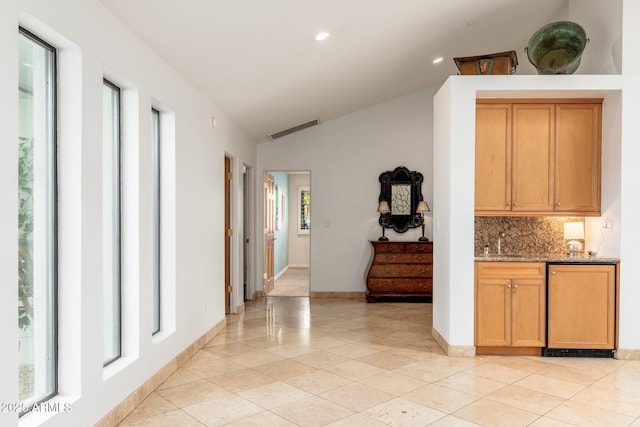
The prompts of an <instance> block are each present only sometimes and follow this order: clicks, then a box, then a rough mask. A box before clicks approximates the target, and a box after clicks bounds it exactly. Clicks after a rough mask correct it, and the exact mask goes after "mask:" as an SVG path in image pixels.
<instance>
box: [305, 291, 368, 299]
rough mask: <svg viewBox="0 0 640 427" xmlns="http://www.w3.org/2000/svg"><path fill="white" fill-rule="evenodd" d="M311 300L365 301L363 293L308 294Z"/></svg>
mask: <svg viewBox="0 0 640 427" xmlns="http://www.w3.org/2000/svg"><path fill="white" fill-rule="evenodd" d="M309 297H311V298H341V299H361V300H362V301H364V300H365V293H364V292H315V291H314V292H309Z"/></svg>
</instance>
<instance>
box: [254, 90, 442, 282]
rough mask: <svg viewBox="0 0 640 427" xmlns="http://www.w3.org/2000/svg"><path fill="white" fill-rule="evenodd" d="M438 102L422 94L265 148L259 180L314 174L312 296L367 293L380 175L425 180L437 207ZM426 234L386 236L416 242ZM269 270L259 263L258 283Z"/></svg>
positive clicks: (425, 192)
mask: <svg viewBox="0 0 640 427" xmlns="http://www.w3.org/2000/svg"><path fill="white" fill-rule="evenodd" d="M433 94H434V89H433V88H429V89H425V90H421V91H418V92H415V93H412V94H409V95H406V96H403V97H399V98H396V99H393V100H390V101H388V102H385V103H382V104H378V105H375V106H373V107H370V108H367V109H364V110H360V111H357V112H354V113H352V114H349V115H346V116H344V117H341V118H338V119H335V120H331V121H328V122H326V123H322V124H320V125H319V126H316V127H313V128H309V129H306V130H304V131H301V132H298V133H295V134H292V135H289V136H287V137H284V138H281V139H278V140H275V141H271V142H267V143H263V144H260V145H259V146H258V158H259V170H260V172H259V175H260V177H262V173H263V171H265V170H309V171H311V186H310V187H311V197H312V203H311V218H312V228H311V285H310V286H311V291H321V292H322V291H343V292H354V291H364V290H365V282H364V277H365V273H366V268H367V264H368V262H369V258H370V256H371V248H370V244H369V242H368V241H369V240H376V239H377V238H378V237H379V236H380V234H381V229H380V226H379V225H378V214H377V212H376V209H377V207H378V195H379V194H380V183H379V182H378V176H379V175H380V173H382V172H384V171H388V170H393V169H394V168H396V167H397V166H405V167H407V168H409V169H410V170H417V171H419V172H421V173H422V174H423V175H424V184H423V186H422V192H423V195H424V198H425V200H427V202H428V203H429V205H431V201H432V194H431V189H432V171H431V167H432V166H431V165H432V149H431V147H432V141H431V129H432V122H433V121H432V120H433V109H432V98H433ZM260 179H261V178H260ZM257 203H258V206H262V198H261V197H260V198H259V200H258V202H257ZM429 218H430V217H429ZM429 218H427V223H428V224H430V220H429ZM257 228H259V229H261V228H262V217H261V216H260V218H259V219H258V223H257ZM419 233H420V230H419V229H415V230H410V231H408V232H407V233H405V234H403V235H397V234H396V233H395V232H392V231H390V232H388V234H387V235H388V236H390V238H391V239H395V240H401V239H407V240H416V239H417V238H418V237H419V235H420V234H419ZM427 235H428V236H429V237H431V229H430V226H428V227H427ZM259 250H260V255H259V258H258V259H259V260H261V259H262V253H263V250H262V248H260V249H259ZM263 268H264V265H263V262H261V261H260V267H259V271H258V277H262V272H263Z"/></svg>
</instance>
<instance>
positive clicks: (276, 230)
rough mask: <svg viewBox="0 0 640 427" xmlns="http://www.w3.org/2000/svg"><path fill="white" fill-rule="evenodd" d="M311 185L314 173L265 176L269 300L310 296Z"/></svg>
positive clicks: (291, 172)
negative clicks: (274, 297)
mask: <svg viewBox="0 0 640 427" xmlns="http://www.w3.org/2000/svg"><path fill="white" fill-rule="evenodd" d="M310 184H311V173H310V171H267V172H265V183H264V187H265V197H264V201H265V216H264V218H265V226H264V228H265V267H264V270H265V285H264V293H265V295H267V296H289V297H308V296H309V292H310V271H311V263H310V239H311V186H310Z"/></svg>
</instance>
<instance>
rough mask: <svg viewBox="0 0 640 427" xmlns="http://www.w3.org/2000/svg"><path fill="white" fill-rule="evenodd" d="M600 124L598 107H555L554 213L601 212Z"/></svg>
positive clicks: (568, 105)
mask: <svg viewBox="0 0 640 427" xmlns="http://www.w3.org/2000/svg"><path fill="white" fill-rule="evenodd" d="M600 121H601V105H600V104H558V105H557V107H556V136H555V140H556V148H555V157H556V163H555V168H556V170H555V178H556V179H555V204H556V206H555V210H556V211H567V212H596V213H598V212H600V151H601V148H600V146H601V132H602V131H601V123H600Z"/></svg>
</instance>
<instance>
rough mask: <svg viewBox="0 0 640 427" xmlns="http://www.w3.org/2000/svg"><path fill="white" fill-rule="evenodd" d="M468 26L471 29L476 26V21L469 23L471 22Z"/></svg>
mask: <svg viewBox="0 0 640 427" xmlns="http://www.w3.org/2000/svg"><path fill="white" fill-rule="evenodd" d="M467 25H468V26H469V27H473V26H474V25H476V21H469V22H467Z"/></svg>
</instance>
